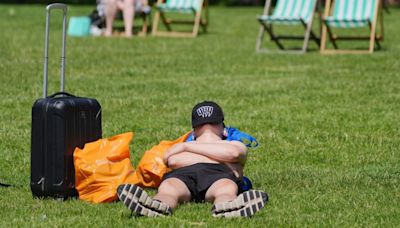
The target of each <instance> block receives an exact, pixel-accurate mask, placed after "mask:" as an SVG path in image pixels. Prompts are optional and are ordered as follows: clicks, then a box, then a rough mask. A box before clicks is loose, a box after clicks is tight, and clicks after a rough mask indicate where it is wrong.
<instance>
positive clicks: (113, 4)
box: [105, 0, 118, 36]
mask: <svg viewBox="0 0 400 228" xmlns="http://www.w3.org/2000/svg"><path fill="white" fill-rule="evenodd" d="M117 10H118V7H117V0H107V3H106V31H105V36H111V35H112V29H113V23H114V19H115V14H116V13H117Z"/></svg>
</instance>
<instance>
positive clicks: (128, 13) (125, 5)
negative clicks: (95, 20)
mask: <svg viewBox="0 0 400 228" xmlns="http://www.w3.org/2000/svg"><path fill="white" fill-rule="evenodd" d="M134 1H135V0H122V1H121V0H107V3H106V31H105V33H104V35H105V36H111V35H112V31H113V24H114V20H115V16H116V14H117V11H118V10H122V15H123V19H124V27H125V36H126V37H131V36H132V25H133V20H134V16H135V9H134Z"/></svg>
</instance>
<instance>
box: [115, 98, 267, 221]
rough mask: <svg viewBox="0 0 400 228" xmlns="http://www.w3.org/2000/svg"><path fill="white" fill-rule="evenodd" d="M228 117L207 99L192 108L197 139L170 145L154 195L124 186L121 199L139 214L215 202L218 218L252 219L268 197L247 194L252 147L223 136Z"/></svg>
mask: <svg viewBox="0 0 400 228" xmlns="http://www.w3.org/2000/svg"><path fill="white" fill-rule="evenodd" d="M223 121H224V115H223V112H222V109H221V107H220V106H219V105H218V104H216V103H215V102H211V101H205V102H201V103H199V104H197V105H195V106H194V108H193V110H192V127H193V129H194V130H193V131H194V138H195V140H194V141H192V142H184V143H178V144H176V145H174V146H172V147H171V148H170V149H168V150H167V151H166V153H165V155H164V163H165V164H166V165H167V166H168V167H169V168H171V169H172V171H171V172H169V173H166V174H165V175H164V177H163V180H162V182H161V184H160V186H159V188H158V192H157V194H156V195H155V196H154V197H153V198H151V197H149V196H148V194H147V193H146V192H145V191H144V190H143V189H141V188H140V187H139V186H137V185H133V184H122V185H120V186H119V187H118V190H117V195H118V197H119V199H120V200H121V201H122V202H123V203H124V204H125V205H126V206H127V207H128V208H129V209H130V210H132V212H134V213H135V214H136V215H144V216H149V217H155V216H166V215H171V214H172V210H173V209H175V208H176V207H177V206H178V205H179V204H180V203H184V202H189V201H194V202H204V201H206V202H211V203H213V204H214V205H213V207H212V209H211V213H212V216H213V217H228V218H229V217H251V216H253V215H254V214H255V213H256V212H258V211H259V210H261V209H262V208H263V207H264V206H265V204H266V203H267V201H268V196H267V194H266V193H265V192H263V191H260V190H248V191H245V192H243V193H242V192H241V189H240V188H239V185H240V182H241V179H242V177H243V167H244V164H245V162H246V157H247V148H246V146H245V145H244V144H243V143H242V142H239V141H226V140H224V137H223V131H224V126H225V125H224V122H223Z"/></svg>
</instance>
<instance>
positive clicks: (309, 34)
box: [256, 0, 321, 54]
mask: <svg viewBox="0 0 400 228" xmlns="http://www.w3.org/2000/svg"><path fill="white" fill-rule="evenodd" d="M319 1H320V0H315V5H314V7H313V13H312V17H311V20H310V22H309V23H308V24H307V23H306V22H304V21H303V20H301V24H302V25H303V26H304V29H305V33H304V35H303V36H293V35H292V36H291V35H276V34H275V33H274V31H273V26H272V24H270V25H268V24H266V23H262V22H261V21H259V22H260V23H261V26H260V29H259V32H258V37H257V43H256V52H277V51H272V50H268V49H262V48H261V46H262V43H263V40H264V34H265V32H267V33H268V35H269V36H270V38H271V40H272V41H274V42H275V43H276V45H277V46H278V48H279V49H280V50H278V52H281V53H297V54H304V53H305V52H306V51H307V49H308V44H309V41H310V39H312V40H314V41H315V42H316V43H317V45H318V47H319V46H320V39H319V37H317V35H316V34H315V33H314V32H313V30H312V25H313V21H314V17H315V12H316V11H318V14H319V17H320V18H321V11H320V3H319ZM271 3H272V1H271V0H266V1H265V5H264V12H263V15H270V8H271ZM280 40H303V46H302V49H301V50H287V49H285V47H284V46H283V44H282V43H281V42H280Z"/></svg>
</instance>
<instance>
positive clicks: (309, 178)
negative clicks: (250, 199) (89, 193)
mask: <svg viewBox="0 0 400 228" xmlns="http://www.w3.org/2000/svg"><path fill="white" fill-rule="evenodd" d="M92 8H93V7H78V6H73V7H70V11H69V16H74V15H87V14H89V13H90V12H91V10H92ZM261 12H262V9H261V8H211V10H210V14H211V23H210V28H209V33H208V34H205V35H200V36H199V37H198V38H196V39H172V38H154V37H151V36H149V37H146V38H140V37H134V38H133V39H124V38H108V39H107V38H104V37H96V38H93V37H91V38H71V37H69V38H68V39H67V69H66V75H67V81H66V90H67V91H69V92H71V93H73V94H76V95H80V96H87V97H94V98H97V99H98V100H99V102H100V103H101V105H102V108H103V136H104V137H108V136H112V135H115V134H119V133H123V132H127V131H133V132H135V137H134V140H133V142H132V144H131V158H132V163H133V165H134V166H135V165H136V164H137V162H138V160H139V158H140V157H141V155H142V154H143V152H144V151H145V150H147V149H149V148H150V147H151V146H152V145H155V144H157V143H158V142H159V141H160V140H162V139H175V138H177V137H178V136H180V135H182V134H184V133H185V132H187V131H188V130H190V112H191V108H192V106H193V105H194V104H195V103H196V102H199V101H202V100H206V99H209V100H215V101H217V102H218V103H219V104H220V105H221V106H222V107H223V108H224V111H225V114H226V123H227V124H228V125H231V126H235V127H237V128H239V129H241V130H243V131H245V132H247V133H250V134H252V135H253V136H255V137H256V138H257V139H258V141H259V143H260V146H259V147H258V149H256V150H252V151H250V153H249V158H248V162H247V166H246V168H245V174H246V176H248V177H250V178H251V179H252V181H253V184H254V187H255V188H256V189H262V190H265V191H266V192H268V194H269V196H270V202H269V203H268V205H267V206H266V208H265V209H264V210H262V211H261V212H260V213H259V214H257V215H256V216H254V217H253V218H252V219H231V220H227V219H214V218H212V217H211V213H210V209H211V204H187V205H183V206H181V207H180V208H178V210H176V212H175V213H174V215H173V216H172V217H168V218H156V219H153V218H131V216H130V211H129V210H127V209H126V208H125V206H124V205H123V204H122V203H118V202H117V203H112V204H102V205H94V204H89V203H86V202H83V201H79V200H68V201H66V202H59V201H54V200H38V199H33V198H32V195H31V192H30V187H29V181H30V128H31V107H32V104H33V102H34V101H35V100H36V99H37V98H39V97H40V96H41V95H42V71H43V47H44V22H45V10H44V6H39V5H37V6H23V7H20V6H10V5H0V82H1V83H0V91H1V99H0V107H1V114H0V158H1V159H0V182H4V183H9V184H12V185H15V187H10V188H0V218H1V219H0V227H30V226H53V227H54V226H57V227H58V226H59V227H65V226H70V225H79V226H92V225H93V226H101V227H110V226H134V227H137V226H139V227H141V226H171V227H174V226H182V227H189V226H200V227H202V226H209V227H215V226H220V227H282V226H299V227H303V226H317V227H320V226H333V227H342V226H344V227H354V226H362V227H364V226H367V227H370V226H373V227H375V226H379V227H398V226H400V203H399V202H400V187H399V186H400V153H399V148H400V130H399V122H400V115H399V110H400V61H399V58H400V42H399V41H400V32H399V31H400V30H399V25H400V22H399V20H398V19H399V18H400V10H399V9H391V12H390V14H385V15H384V16H385V26H386V27H385V35H386V37H385V41H384V43H383V49H382V50H380V51H377V52H376V53H374V54H373V55H336V56H321V55H320V54H319V52H318V51H317V50H316V46H315V45H311V48H312V51H310V52H309V53H307V54H305V55H268V54H267V55H265V54H256V53H255V41H256V37H257V33H258V24H257V21H256V15H257V14H260V13H261ZM54 15H55V16H54V19H53V20H52V24H51V25H52V35H51V42H52V45H51V50H50V69H49V74H50V75H49V77H50V88H49V90H50V91H49V93H51V92H54V91H56V90H57V89H58V83H59V71H58V68H59V60H60V58H59V55H60V51H59V50H58V49H57V48H58V47H59V46H60V43H61V41H60V38H61V26H60V23H59V21H61V17H60V14H59V13H58V14H57V13H55V14H54ZM286 30H288V28H287V29H286ZM366 45H367V43H366ZM270 47H274V46H273V45H270ZM365 47H366V46H365ZM152 193H154V191H152Z"/></svg>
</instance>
